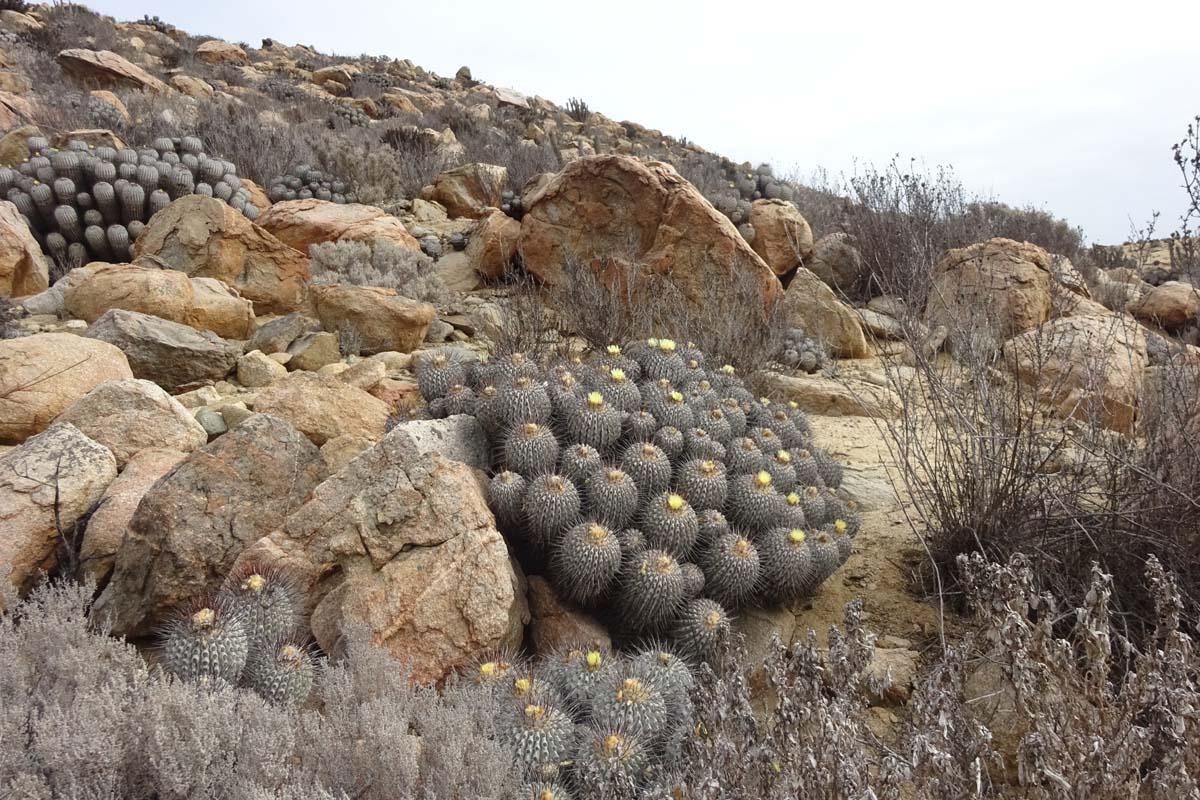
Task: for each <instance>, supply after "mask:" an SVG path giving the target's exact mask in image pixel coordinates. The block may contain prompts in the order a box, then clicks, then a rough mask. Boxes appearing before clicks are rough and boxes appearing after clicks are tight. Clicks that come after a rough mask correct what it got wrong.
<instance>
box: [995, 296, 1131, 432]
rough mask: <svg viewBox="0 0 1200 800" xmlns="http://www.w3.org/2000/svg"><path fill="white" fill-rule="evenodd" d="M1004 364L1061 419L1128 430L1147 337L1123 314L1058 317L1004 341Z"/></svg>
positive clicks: (1117, 429)
mask: <svg viewBox="0 0 1200 800" xmlns="http://www.w3.org/2000/svg"><path fill="white" fill-rule="evenodd" d="M1003 355H1004V363H1005V364H1006V365H1007V366H1008V368H1009V369H1010V370H1012V371H1013V372H1014V373H1015V374H1016V375H1017V376H1018V378H1019V379H1020V380H1023V381H1025V382H1026V383H1029V384H1030V385H1032V386H1033V388H1034V390H1035V391H1036V392H1037V395H1038V398H1039V399H1040V400H1041V401H1042V402H1043V403H1046V404H1048V405H1050V406H1051V407H1052V408H1054V409H1055V411H1056V412H1057V413H1058V415H1059V416H1061V417H1063V418H1076V419H1094V420H1096V421H1097V422H1098V423H1100V424H1101V425H1103V426H1105V427H1107V428H1110V429H1112V430H1115V431H1121V432H1126V431H1129V430H1131V429H1132V427H1133V423H1134V420H1135V419H1136V417H1137V411H1138V403H1139V400H1140V398H1141V395H1142V384H1143V378H1144V373H1145V369H1146V363H1147V360H1146V336H1145V334H1144V333H1143V332H1142V328H1141V326H1140V325H1138V324H1137V322H1136V321H1134V320H1133V319H1131V318H1130V317H1127V316H1124V315H1116V314H1107V315H1095V316H1076V317H1063V318H1061V319H1056V320H1053V321H1052V322H1048V323H1046V324H1045V325H1043V326H1041V327H1040V328H1038V329H1037V330H1033V331H1027V332H1026V333H1023V334H1021V335H1019V336H1015V337H1013V338H1012V339H1009V340H1008V341H1007V342H1005V343H1004V348H1003Z"/></svg>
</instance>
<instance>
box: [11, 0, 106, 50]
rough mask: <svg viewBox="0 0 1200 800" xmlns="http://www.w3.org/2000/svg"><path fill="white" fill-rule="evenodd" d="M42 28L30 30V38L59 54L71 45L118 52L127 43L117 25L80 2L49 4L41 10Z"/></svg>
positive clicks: (39, 45) (43, 47) (42, 48)
mask: <svg viewBox="0 0 1200 800" xmlns="http://www.w3.org/2000/svg"><path fill="white" fill-rule="evenodd" d="M42 21H43V23H45V24H44V25H43V27H41V28H38V29H37V30H34V31H32V32H31V34H30V36H31V38H32V41H33V42H34V43H35V44H36V45H37V46H38V47H39V48H40V49H41V50H43V51H45V52H48V53H59V52H61V51H63V50H67V49H70V48H72V47H86V48H88V49H89V50H112V51H114V52H117V53H120V54H121V55H128V52H127V51H126V52H122V51H123V50H124V49H125V47H126V45H125V43H124V42H123V41H122V39H121V37H120V36H118V35H117V29H116V26H115V25H114V24H113V22H112V20H111V19H109V18H108V17H103V16H101V15H99V14H97V13H96V12H95V11H92V10H91V9H90V8H88V7H87V6H85V5H83V4H82V3H62V2H58V3H52V4H50V5H49V6H47V7H46V8H45V9H44V10H43V12H42Z"/></svg>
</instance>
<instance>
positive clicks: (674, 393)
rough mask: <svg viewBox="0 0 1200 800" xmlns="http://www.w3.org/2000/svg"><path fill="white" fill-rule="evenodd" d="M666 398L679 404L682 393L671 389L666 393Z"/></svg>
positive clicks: (681, 400) (681, 401)
mask: <svg viewBox="0 0 1200 800" xmlns="http://www.w3.org/2000/svg"><path fill="white" fill-rule="evenodd" d="M667 400H668V401H669V402H671V403H673V404H675V405H680V404H681V403H683V395H681V394H680V393H679V392H677V391H672V392H671V393H670V394H668V395H667Z"/></svg>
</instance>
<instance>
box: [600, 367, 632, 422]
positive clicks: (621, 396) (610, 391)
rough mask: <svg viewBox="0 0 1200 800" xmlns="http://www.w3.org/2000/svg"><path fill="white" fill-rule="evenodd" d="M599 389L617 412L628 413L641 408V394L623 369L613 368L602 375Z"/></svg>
mask: <svg viewBox="0 0 1200 800" xmlns="http://www.w3.org/2000/svg"><path fill="white" fill-rule="evenodd" d="M599 388H600V391H601V393H602V394H603V395H604V397H605V398H607V399H608V401H609V402H610V403H612V405H613V407H614V408H616V409H617V410H618V411H622V412H625V413H630V412H634V411H640V410H641V408H642V393H641V392H640V391H638V387H637V384H635V383H634V382H633V381H631V380H630V379H629V376H628V375H626V374H625V370H623V369H619V368H614V369H611V370H609V371H607V372H606V373H604V376H603V379H602V380H601V381H600V384H599Z"/></svg>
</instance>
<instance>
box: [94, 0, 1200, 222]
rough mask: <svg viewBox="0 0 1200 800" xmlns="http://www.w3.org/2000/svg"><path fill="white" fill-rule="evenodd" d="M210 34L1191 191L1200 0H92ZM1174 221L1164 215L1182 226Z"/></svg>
mask: <svg viewBox="0 0 1200 800" xmlns="http://www.w3.org/2000/svg"><path fill="white" fill-rule="evenodd" d="M89 5H92V6H93V7H94V8H97V9H98V10H100V11H102V12H104V13H107V14H111V15H113V16H116V17H118V18H122V19H136V18H140V17H141V16H142V15H143V14H145V13H151V14H158V15H159V16H161V17H162V18H163V19H165V20H166V21H168V22H171V23H173V24H175V25H178V26H179V27H181V28H183V29H184V30H187V31H188V32H190V33H194V34H208V35H212V36H219V37H221V38H224V39H228V40H231V41H245V42H248V43H250V44H252V45H255V46H257V45H258V44H259V42H260V41H261V39H262V38H263V37H268V36H269V37H272V38H275V39H277V40H279V41H282V42H285V43H288V44H295V43H302V44H311V45H313V46H315V47H317V48H318V49H320V50H322V51H326V52H330V51H332V52H337V53H341V54H360V53H369V54H375V55H383V54H386V55H390V56H392V57H395V58H409V59H412V61H414V62H415V63H417V64H419V65H421V66H423V67H425V68H427V69H431V70H433V71H435V72H437V73H439V74H442V75H450V76H452V75H453V74H454V72H455V71H456V70H457V69H458V67H460V66H462V65H464V64H466V65H468V66H470V67H471V70H472V72H473V73H474V77H475V78H476V79H478V80H482V81H486V82H488V83H492V84H495V85H499V86H508V87H511V88H514V89H517V90H518V91H521V92H525V93H526V94H539V95H542V96H543V97H547V98H549V99H551V100H554V101H556V102H559V103H561V102H563V101H565V100H566V99H567V98H569V97H580V98H583V99H584V100H585V101H587V103H588V105H589V106H590V107H591V108H592V109H593V110H595V111H600V112H603V113H604V114H605V115H607V116H609V117H611V118H614V119H618V120H632V121H635V122H639V123H641V124H644V125H648V126H650V127H655V128H659V129H661V130H663V131H664V132H666V133H669V134H672V135H675V136H686V137H688V138H689V139H690V140H692V141H694V142H696V143H698V144H700V145H701V146H703V147H705V148H707V149H709V150H712V151H715V152H718V153H722V154H724V155H727V156H729V157H731V158H734V159H736V160H739V161H741V160H746V161H753V162H760V161H769V162H771V163H772V164H774V165H775V166H776V167H777V172H780V173H784V174H786V173H787V172H788V171H790V170H791V169H793V168H795V169H798V170H799V171H800V172H801V173H803V174H808V173H810V172H811V170H812V169H814V168H816V167H825V168H827V169H828V170H830V171H831V172H834V173H838V172H844V173H850V172H852V171H853V170H854V168H855V163H856V162H857V163H859V164H861V163H863V162H874V163H877V164H882V163H885V162H886V161H888V160H889V159H890V158H891V157H892V156H893V155H894V154H897V153H899V154H901V155H902V156H904V157H905V158H906V159H907V158H908V157H916V158H918V159H921V160H923V161H924V162H925V163H926V164H927V165H929V166H933V165H937V164H952V165H953V166H954V167H955V169H956V171H957V172H958V175H959V177H960V178H961V179H962V180H963V182H964V183H965V184H966V185H967V186H968V188H970V189H972V190H975V191H977V192H981V193H986V194H993V195H995V196H996V197H997V198H998V199H1000V200H1003V201H1005V202H1008V203H1011V204H1013V205H1023V204H1025V203H1032V204H1034V205H1037V206H1039V207H1044V208H1047V209H1049V210H1051V211H1053V212H1054V213H1056V214H1059V215H1061V216H1065V217H1067V218H1068V219H1069V220H1070V221H1071V222H1073V223H1074V224H1077V225H1082V226H1083V228H1084V231H1085V233H1086V234H1087V236H1088V237H1089V239H1090V240H1092V241H1096V242H1101V243H1111V242H1115V241H1120V240H1123V239H1124V238H1126V236H1127V234H1128V232H1129V219H1130V217H1132V218H1133V219H1134V220H1135V221H1137V222H1141V221H1143V220H1145V219H1146V218H1147V217H1148V216H1149V214H1150V212H1151V211H1152V210H1159V211H1162V212H1163V217H1164V219H1165V220H1166V221H1167V223H1168V225H1169V223H1173V222H1174V220H1175V218H1176V217H1177V216H1178V213H1179V212H1180V211H1181V210H1182V209H1181V203H1182V201H1181V197H1182V193H1181V190H1180V189H1179V179H1178V176H1177V174H1176V171H1175V166H1174V164H1173V163H1172V162H1171V158H1170V149H1169V148H1170V144H1171V143H1172V142H1174V141H1176V140H1178V139H1179V138H1181V137H1182V135H1183V133H1184V131H1185V129H1186V126H1187V122H1188V120H1190V119H1191V118H1192V117H1193V116H1195V115H1196V114H1200V45H1198V44H1197V42H1198V41H1200V40H1198V39H1197V32H1198V31H1200V2H1189V1H1188V0H1175V2H1164V1H1163V0H1143V1H1142V2H1139V3H1136V4H1132V5H1131V4H1129V3H1128V2H1124V3H1121V4H1119V5H1118V4H1117V3H1109V2H1107V0H1104V1H1103V2H1088V3H1082V2H1074V1H1071V2H1068V1H1067V0H1040V1H1039V2H1026V1H1025V0H1006V1H1005V2H1002V3H987V4H983V3H975V2H964V1H963V0H957V1H956V2H920V0H912V1H910V2H907V3H896V2H886V3H867V2H844V1H843V0H822V2H819V3H810V2H800V1H799V0H795V1H794V2H768V1H765V0H759V1H758V2H737V0H722V1H721V2H710V1H709V0H693V1H692V2H686V3H683V2H655V0H640V2H629V1H628V0H610V1H609V2H607V3H570V2H562V0H555V1H553V2H551V0H533V1H532V2H519V1H518V0H507V1H503V0H486V1H481V0H423V1H422V2H419V3H413V2H403V0H340V2H329V0H320V1H319V2H318V0H187V1H186V2H181V1H179V0H171V1H170V2H164V1H163V0H89ZM1168 225H1163V226H1160V229H1161V228H1165V227H1168Z"/></svg>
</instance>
